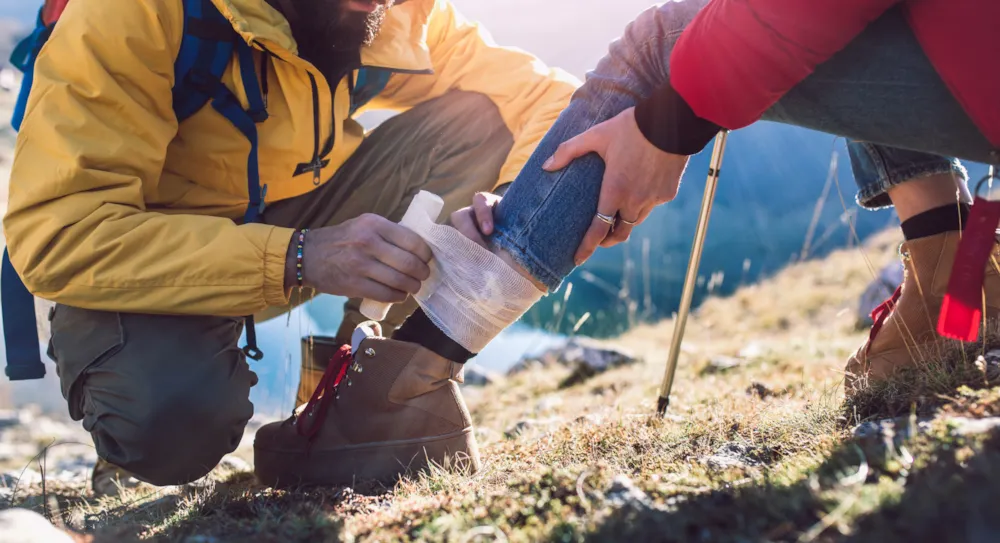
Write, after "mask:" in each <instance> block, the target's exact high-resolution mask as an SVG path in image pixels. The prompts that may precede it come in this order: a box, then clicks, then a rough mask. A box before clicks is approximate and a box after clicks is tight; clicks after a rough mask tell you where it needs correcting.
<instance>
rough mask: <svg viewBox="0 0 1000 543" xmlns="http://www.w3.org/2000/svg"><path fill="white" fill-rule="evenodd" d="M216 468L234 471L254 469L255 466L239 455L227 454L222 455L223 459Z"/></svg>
mask: <svg viewBox="0 0 1000 543" xmlns="http://www.w3.org/2000/svg"><path fill="white" fill-rule="evenodd" d="M215 469H217V470H225V471H234V472H248V471H253V466H251V465H250V464H249V463H248V462H247V461H246V460H244V459H242V458H240V457H239V456H235V455H232V454H227V455H226V456H223V457H222V460H220V461H219V465H218V466H216V467H215Z"/></svg>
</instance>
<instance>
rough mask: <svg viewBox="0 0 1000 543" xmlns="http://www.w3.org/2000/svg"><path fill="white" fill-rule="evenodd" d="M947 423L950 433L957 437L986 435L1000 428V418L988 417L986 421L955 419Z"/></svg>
mask: <svg viewBox="0 0 1000 543" xmlns="http://www.w3.org/2000/svg"><path fill="white" fill-rule="evenodd" d="M948 422H949V424H950V426H951V431H952V433H954V434H955V435H959V436H968V435H977V434H986V433H989V432H993V431H995V430H997V429H998V428H1000V417H990V418H988V419H968V418H965V417H956V418H953V419H951V420H949V421H948Z"/></svg>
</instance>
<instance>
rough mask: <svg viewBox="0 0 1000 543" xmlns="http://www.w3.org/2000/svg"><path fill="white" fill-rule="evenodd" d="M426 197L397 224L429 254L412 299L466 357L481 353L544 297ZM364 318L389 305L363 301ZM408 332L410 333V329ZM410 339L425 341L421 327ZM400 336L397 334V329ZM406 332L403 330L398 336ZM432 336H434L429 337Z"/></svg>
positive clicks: (422, 195) (420, 196)
mask: <svg viewBox="0 0 1000 543" xmlns="http://www.w3.org/2000/svg"><path fill="white" fill-rule="evenodd" d="M435 198H436V197H434V196H433V195H430V194H428V193H424V192H422V193H420V194H418V195H417V196H416V197H415V198H414V200H413V204H412V205H411V206H410V209H409V210H408V211H407V213H406V215H405V216H404V217H403V220H401V221H400V224H402V225H404V226H406V227H407V228H409V229H410V230H413V231H414V232H415V233H417V234H418V235H420V237H421V238H423V239H424V241H425V242H426V243H427V244H428V245H429V246H430V248H431V250H432V251H433V253H434V259H433V260H432V261H431V264H430V268H431V274H430V277H429V278H428V279H427V280H426V281H424V283H423V286H422V287H421V289H420V291H419V292H418V293H417V294H416V295H415V296H414V298H416V300H417V303H418V304H420V308H421V310H422V315H417V316H416V318H417V320H418V321H419V320H420V319H422V318H424V317H426V319H427V320H428V321H429V322H430V323H431V324H433V325H434V327H436V328H437V329H438V330H440V331H441V332H443V334H444V335H445V336H447V338H449V339H450V340H451V341H454V342H455V343H457V344H458V345H459V346H461V347H462V349H464V350H465V351H468V353H471V354H475V353H478V352H480V351H481V350H482V349H483V348H484V347H486V345H487V344H489V342H490V341H492V340H493V338H495V337H496V336H497V335H498V334H500V332H502V331H503V330H504V329H505V328H507V327H508V326H510V325H511V324H513V323H514V322H516V321H517V320H518V319H520V318H521V316H522V315H524V313H525V312H526V311H527V310H528V309H529V308H531V306H532V305H534V304H535V302H537V301H538V300H539V299H540V298H541V297H542V295H543V294H544V293H543V292H542V291H541V290H539V289H538V288H536V287H535V286H534V284H532V282H531V281H530V280H528V279H527V278H525V277H524V276H522V275H521V274H520V273H518V271H517V270H515V269H514V268H512V267H511V266H510V265H508V264H507V263H506V262H504V261H503V260H502V259H501V258H500V257H499V256H497V255H495V254H493V253H492V252H490V251H489V250H488V249H486V248H484V247H482V246H480V245H479V244H477V243H476V242H474V241H472V240H470V239H469V238H467V237H465V235H463V234H462V233H461V232H459V231H458V230H456V229H455V228H452V227H450V226H445V225H440V224H437V223H436V222H435V218H436V216H437V214H438V212H439V211H440V207H439V206H436V205H435ZM361 309H362V312H363V313H364V314H365V316H366V317H368V318H371V319H375V320H377V319H379V317H380V316H382V314H383V313H384V312H386V311H387V310H388V306H387V305H384V304H374V303H371V302H369V301H366V302H365V303H364V304H362V308H361ZM404 328H409V329H410V332H409V333H412V331H413V328H412V325H411V326H410V327H407V326H406V325H404ZM424 328H425V330H423V331H422V332H421V333H420V334H414V335H419V336H421V337H417V338H413V339H419V340H421V341H420V342H421V343H424V342H425V341H426V339H427V335H428V330H426V328H427V327H424ZM401 332H402V331H401ZM403 333H404V334H406V333H407V332H403ZM430 335H433V334H430Z"/></svg>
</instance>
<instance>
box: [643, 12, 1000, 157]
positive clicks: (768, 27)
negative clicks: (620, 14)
mask: <svg viewBox="0 0 1000 543" xmlns="http://www.w3.org/2000/svg"><path fill="white" fill-rule="evenodd" d="M899 3H900V0H713V1H712V2H710V3H709V4H708V5H707V6H705V8H704V9H703V10H702V11H701V13H699V14H698V16H697V17H696V18H695V19H694V21H693V22H692V23H691V24H690V25H689V26H688V28H687V29H686V30H685V31H684V33H683V34H682V35H681V37H680V39H679V40H678V42H677V44H676V46H675V48H674V51H673V54H672V56H671V59H670V85H669V86H668V87H669V88H664V89H660V90H659V91H658V92H657V93H655V94H654V96H652V97H650V98H649V99H648V100H647V101H645V102H644V103H642V104H640V105H639V107H638V108H637V112H636V115H637V118H639V119H640V126H641V127H643V128H644V130H643V132H644V133H646V134H647V137H650V139H651V140H652V141H653V142H654V143H656V144H657V145H660V146H661V147H664V148H666V147H672V149H671V148H666V149H665V150H668V151H671V152H679V151H683V152H684V153H683V154H691V151H695V152H696V151H697V150H700V149H701V147H704V145H705V144H706V143H707V142H708V141H709V140H710V139H711V137H712V136H714V132H715V131H714V130H711V129H710V126H706V125H713V124H714V125H715V128H718V127H720V126H721V127H725V128H728V129H737V128H742V127H744V126H747V125H749V124H751V123H753V122H755V121H757V120H758V119H760V117H761V115H763V113H764V112H765V111H767V109H768V108H770V107H771V106H772V105H773V104H774V103H775V102H777V101H778V100H779V99H780V98H781V97H782V96H783V95H784V94H785V93H786V92H788V91H789V90H791V89H792V88H793V87H794V86H795V85H796V84H798V83H799V82H800V81H802V80H803V79H805V78H806V77H807V76H808V75H809V74H811V73H812V72H813V70H815V68H816V67H817V66H819V65H820V64H822V63H823V62H825V61H826V60H828V59H829V58H830V57H832V56H833V55H834V54H835V53H837V52H838V51H840V50H841V49H843V48H844V47H846V46H847V45H848V44H849V43H850V42H851V41H852V40H853V39H854V38H855V37H856V36H857V35H858V34H860V33H861V32H862V31H863V30H864V29H865V27H866V26H867V25H868V24H869V23H871V22H872V21H874V20H875V19H877V18H878V17H879V16H881V15H882V14H883V13H885V11H886V10H888V9H890V8H892V7H894V6H896V5H897V4H899ZM902 4H903V6H902V9H903V10H904V12H905V15H906V18H907V20H908V21H909V23H910V26H911V28H912V29H913V32H914V34H915V36H916V37H917V40H918V41H919V42H920V45H921V47H923V50H924V52H925V54H926V55H927V57H928V58H929V59H930V61H931V63H932V64H933V65H934V67H935V69H936V70H937V72H938V74H939V75H940V76H941V79H942V80H943V81H944V82H945V84H947V86H948V88H949V89H950V90H951V92H952V94H953V95H954V96H955V98H956V99H957V100H958V102H959V103H960V104H961V105H962V107H963V108H964V109H965V111H966V113H968V115H969V117H970V118H971V119H972V121H973V122H974V123H975V124H976V126H978V127H979V130H980V131H981V132H982V133H983V135H984V136H985V137H986V138H987V139H988V140H989V141H990V142H991V143H992V144H993V145H994V146H996V147H998V148H1000V70H998V68H1000V38H998V37H997V35H996V32H997V25H998V24H1000V1H997V0H904V1H903V2H902ZM666 111H669V112H671V113H672V115H671V116H673V117H675V119H669V120H668V119H665V118H664V117H663V116H662V115H663V114H664V112H666ZM654 116H655V117H658V118H656V119H655V121H654V120H653V119H652V118H651V117H654ZM699 119H700V120H701V121H702V122H701V123H698V120H699ZM704 121H709V122H707V123H706V122H704ZM651 123H655V124H656V125H660V126H658V127H655V128H649V126H650V124H651ZM663 123H667V124H672V125H673V126H672V127H670V128H669V129H665V128H664V127H663V126H662V125H663ZM678 123H680V124H678ZM699 124H700V126H698V125H699ZM692 135H695V138H694V139H695V140H703V141H700V145H698V143H699V142H698V141H690V140H691V136H692ZM705 135H707V136H708V137H707V139H706V138H704V136H705ZM657 139H659V140H661V141H656V140H657ZM683 140H687V141H683Z"/></svg>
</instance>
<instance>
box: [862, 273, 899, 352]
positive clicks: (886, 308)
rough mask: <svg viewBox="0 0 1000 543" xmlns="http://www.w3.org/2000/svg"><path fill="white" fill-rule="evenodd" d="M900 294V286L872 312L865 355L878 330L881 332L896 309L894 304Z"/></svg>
mask: <svg viewBox="0 0 1000 543" xmlns="http://www.w3.org/2000/svg"><path fill="white" fill-rule="evenodd" d="M902 293H903V286H902V285H900V286H898V287H896V292H893V293H892V296H890V297H889V299H888V300H886V301H884V302H882V303H881V304H880V305H879V306H878V307H876V308H875V309H874V310H873V311H872V321H873V324H872V331H871V333H870V334H869V335H868V346H867V347H866V348H865V354H868V353H869V352H871V350H872V342H873V341H875V336H877V335H878V332H879V330H881V329H882V326H884V325H885V320H886V319H888V318H889V314H890V313H892V310H893V309H895V308H896V302H898V301H899V297H900V295H902Z"/></svg>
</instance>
